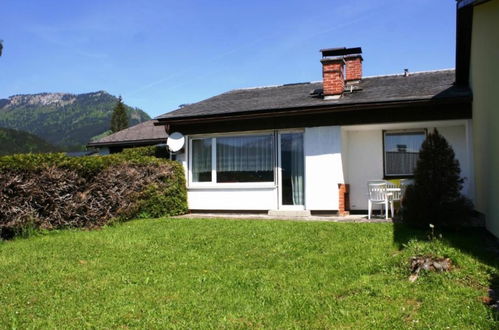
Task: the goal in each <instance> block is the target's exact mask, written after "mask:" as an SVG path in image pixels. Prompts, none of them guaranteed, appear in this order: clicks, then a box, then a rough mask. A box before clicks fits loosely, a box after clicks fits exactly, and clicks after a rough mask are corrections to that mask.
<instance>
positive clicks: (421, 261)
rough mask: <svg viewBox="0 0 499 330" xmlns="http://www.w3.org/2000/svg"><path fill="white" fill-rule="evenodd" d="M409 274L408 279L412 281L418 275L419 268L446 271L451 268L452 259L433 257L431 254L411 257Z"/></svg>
mask: <svg viewBox="0 0 499 330" xmlns="http://www.w3.org/2000/svg"><path fill="white" fill-rule="evenodd" d="M410 267H411V276H409V281H410V282H414V281H416V280H417V279H418V277H419V272H420V271H421V270H426V271H434V272H446V271H449V270H450V269H451V268H452V261H451V260H450V259H449V258H435V257H431V256H417V257H412V258H411V266H410Z"/></svg>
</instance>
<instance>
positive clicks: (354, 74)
mask: <svg viewBox="0 0 499 330" xmlns="http://www.w3.org/2000/svg"><path fill="white" fill-rule="evenodd" d="M344 59H345V66H346V77H345V81H346V82H347V83H348V82H357V81H360V80H361V79H362V56H361V55H360V54H357V55H350V56H345V58H344Z"/></svg>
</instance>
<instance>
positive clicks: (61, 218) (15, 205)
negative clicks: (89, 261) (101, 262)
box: [0, 150, 187, 238]
mask: <svg viewBox="0 0 499 330" xmlns="http://www.w3.org/2000/svg"><path fill="white" fill-rule="evenodd" d="M140 152H141V151H138V152H134V153H123V154H115V155H109V156H89V157H80V158H72V157H67V156H65V155H64V154H36V155H35V154H24V155H13V156H6V157H0V236H1V237H4V238H9V237H13V236H18V235H22V233H25V232H26V231H27V230H33V229H38V230H39V229H62V228H95V227H100V226H102V225H105V224H108V223H110V222H111V221H115V220H127V219H130V218H133V217H137V216H139V215H140V216H154V217H159V216H170V215H178V214H182V213H185V212H186V211H187V192H186V187H185V179H184V172H183V168H182V166H181V165H180V164H178V163H177V162H172V161H169V160H162V159H157V158H154V157H150V156H141V155H139V154H140ZM142 152H143V153H142V154H143V155H145V154H147V153H146V151H144V150H143V151H142ZM158 203H160V204H158Z"/></svg>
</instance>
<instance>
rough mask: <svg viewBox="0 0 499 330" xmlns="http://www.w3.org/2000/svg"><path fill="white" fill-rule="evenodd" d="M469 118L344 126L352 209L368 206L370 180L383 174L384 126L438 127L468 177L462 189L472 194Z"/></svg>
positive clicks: (386, 128) (404, 127) (396, 128)
mask: <svg viewBox="0 0 499 330" xmlns="http://www.w3.org/2000/svg"><path fill="white" fill-rule="evenodd" d="M469 125H470V123H469V122H468V121H464V120H463V121H440V122H420V123H401V124H384V125H363V126H344V127H343V128H342V129H343V130H344V135H345V139H346V141H345V145H346V151H345V152H344V157H345V158H346V160H345V164H346V166H347V167H348V171H347V175H346V179H345V180H346V183H349V184H350V207H351V209H352V210H365V209H367V181H369V180H379V179H382V178H383V130H399V129H400V130H402V129H421V128H426V129H428V131H429V132H430V131H432V130H433V128H435V127H436V128H437V129H438V130H439V132H440V134H442V135H443V136H444V137H445V138H446V139H447V141H448V142H449V144H450V145H451V146H452V148H453V149H454V152H455V154H456V158H457V160H458V161H459V163H460V165H461V176H462V177H464V178H465V184H464V187H463V193H464V194H465V195H466V196H468V197H470V198H473V176H472V175H471V168H470V162H471V150H470V146H469V142H468V138H467V132H468V130H467V127H468V126H469Z"/></svg>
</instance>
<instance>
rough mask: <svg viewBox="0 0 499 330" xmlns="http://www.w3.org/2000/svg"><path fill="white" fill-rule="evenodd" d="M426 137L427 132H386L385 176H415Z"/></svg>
mask: <svg viewBox="0 0 499 330" xmlns="http://www.w3.org/2000/svg"><path fill="white" fill-rule="evenodd" d="M425 137H426V132H425V131H422V130H419V131H410V132H409V131H403V132H396V131H387V132H384V141H383V142H384V145H383V146H384V153H385V155H384V160H385V162H384V163H385V176H387V177H398V176H400V177H404V176H411V175H413V173H414V168H415V167H416V164H417V161H418V159H419V149H421V144H422V143H423V141H424V139H425Z"/></svg>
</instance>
